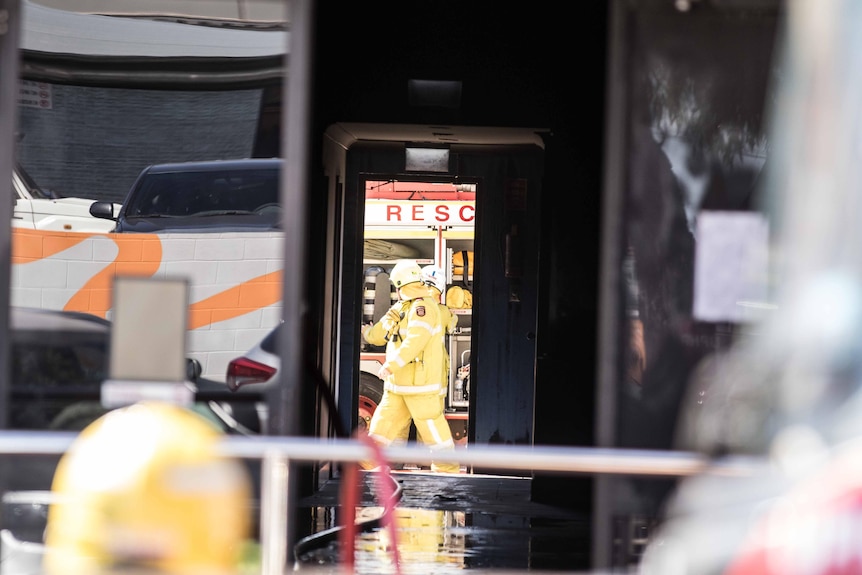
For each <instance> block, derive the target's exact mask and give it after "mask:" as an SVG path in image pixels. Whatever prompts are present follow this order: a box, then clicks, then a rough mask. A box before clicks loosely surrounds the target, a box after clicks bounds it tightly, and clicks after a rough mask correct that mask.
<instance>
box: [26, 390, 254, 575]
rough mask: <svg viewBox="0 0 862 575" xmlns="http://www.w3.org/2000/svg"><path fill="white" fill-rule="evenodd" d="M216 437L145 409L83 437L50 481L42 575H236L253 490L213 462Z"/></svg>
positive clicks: (156, 405) (187, 420)
mask: <svg viewBox="0 0 862 575" xmlns="http://www.w3.org/2000/svg"><path fill="white" fill-rule="evenodd" d="M221 435H222V432H221V431H220V430H219V429H217V428H216V426H215V425H214V424H213V423H212V422H211V421H209V420H207V419H205V418H204V417H203V416H202V415H200V414H198V413H196V412H194V411H192V410H190V409H186V408H184V407H180V406H178V405H173V404H168V403H161V402H152V401H148V402H140V403H136V404H133V405H130V406H128V407H123V408H120V409H117V410H114V411H111V412H109V413H107V414H105V415H103V416H101V417H100V418H99V419H97V420H96V421H94V422H93V423H91V424H90V425H88V426H87V427H86V428H84V430H83V431H82V432H81V433H80V434H79V435H78V436H77V437H76V439H75V441H74V442H73V443H72V445H71V446H70V448H69V450H68V451H67V452H66V453H65V454H64V455H63V457H62V458H61V459H60V463H59V464H58V466H57V470H56V472H55V474H54V480H53V484H52V487H51V489H52V491H53V492H54V494H55V495H56V497H57V500H56V502H55V503H53V504H52V506H51V508H50V510H49V512H48V521H47V527H46V529H45V549H46V551H45V556H44V564H43V567H44V571H45V573H46V574H47V575H97V574H98V575H104V574H108V573H131V572H153V573H162V574H171V575H174V574H177V575H180V574H181V575H192V574H194V575H201V574H207V575H235V574H236V573H237V572H238V571H239V569H240V567H241V565H242V561H243V560H247V555H248V553H249V551H250V549H251V547H252V541H251V515H250V509H251V501H252V489H251V487H252V486H251V479H250V477H249V474H248V471H247V469H246V468H245V467H244V466H242V464H241V462H239V461H237V460H235V459H231V458H226V457H223V456H220V455H219V454H218V453H217V443H218V441H219V438H220V436H221ZM130 569H131V571H130Z"/></svg>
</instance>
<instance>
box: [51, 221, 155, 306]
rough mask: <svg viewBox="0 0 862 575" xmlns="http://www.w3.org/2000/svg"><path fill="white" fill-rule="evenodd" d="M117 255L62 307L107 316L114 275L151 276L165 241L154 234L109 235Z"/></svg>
mask: <svg viewBox="0 0 862 575" xmlns="http://www.w3.org/2000/svg"><path fill="white" fill-rule="evenodd" d="M108 236H109V237H110V238H111V239H112V240H114V242H115V243H116V244H117V249H118V252H117V257H116V259H115V260H114V261H113V262H111V263H110V264H108V265H107V266H106V267H105V268H104V269H103V270H101V271H100V272H99V273H97V274H96V275H94V276H93V277H92V278H90V280H89V281H88V282H87V283H86V284H84V287H82V288H81V289H80V290H78V291H77V293H75V295H73V296H72V297H71V298H70V299H69V301H68V302H66V305H65V307H64V308H63V309H65V310H71V311H85V312H89V313H92V314H94V315H98V316H101V317H107V315H108V310H110V309H111V307H112V298H111V292H112V289H113V285H114V277H116V276H118V275H122V276H139V277H152V276H153V275H154V274H155V273H156V272H157V271H158V269H159V266H160V265H161V263H162V242H161V240H160V239H159V238H158V236H157V235H155V234H128V235H126V234H108Z"/></svg>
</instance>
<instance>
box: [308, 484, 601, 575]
mask: <svg viewBox="0 0 862 575" xmlns="http://www.w3.org/2000/svg"><path fill="white" fill-rule="evenodd" d="M393 477H394V478H395V480H396V481H397V482H398V483H399V484H400V488H401V495H400V498H399V501H398V503H397V504H396V506H395V508H394V510H393V513H392V515H391V517H392V520H393V521H394V528H395V544H394V545H393V537H392V531H391V530H390V528H389V526H388V525H387V524H386V523H385V520H384V508H383V507H380V506H375V505H364V506H360V507H357V508H356V523H357V524H358V525H360V526H362V525H364V526H365V527H360V528H359V529H358V532H357V535H356V538H355V540H354V549H353V552H354V561H355V571H356V573H361V574H366V573H367V574H374V575H377V574H387V573H396V572H397V570H396V559H395V553H396V551H397V554H398V567H400V572H401V573H416V574H422V575H426V574H433V575H438V574H440V575H446V574H448V573H454V572H458V571H463V570H466V569H470V570H478V571H483V570H491V571H495V572H496V571H501V570H502V571H505V570H514V571H518V570H521V571H524V570H530V571H536V570H542V571H557V572H567V573H573V572H585V571H587V570H588V567H589V566H588V558H589V546H590V539H589V528H590V525H589V521H588V519H587V518H586V517H585V516H584V515H580V514H577V513H573V512H570V511H566V510H562V509H558V508H555V507H552V506H543V505H539V504H533V503H531V502H530V501H529V497H530V495H529V480H528V479H523V478H514V477H501V476H478V475H469V474H468V475H460V476H451V475H449V476H442V475H434V474H397V473H396V474H393ZM363 489H364V490H365V491H364V493H363V496H362V501H364V502H366V503H368V502H369V500H373V493H369V490H373V489H371V486H370V485H368V483H367V482H366V484H365V485H363ZM326 491H327V489H326V488H324V490H323V492H322V493H321V494H319V495H318V498H321V497H324V498H325V496H326V495H325V493H326ZM330 493H331V488H330ZM321 513H324V514H327V515H328V516H329V517H332V508H321ZM312 539H313V538H312ZM348 559H349V558H348V557H347V556H346V555H345V552H344V550H343V549H342V548H341V545H340V544H339V543H338V540H337V538H335V537H332V536H330V537H329V538H328V539H327V540H326V541H324V540H323V539H322V538H321V540H319V541H317V542H310V543H309V544H308V545H306V546H304V547H303V551H302V553H300V554H299V555H298V556H297V568H298V569H303V568H317V567H324V566H333V565H338V564H342V565H343V564H344V562H345V561H346V560H348Z"/></svg>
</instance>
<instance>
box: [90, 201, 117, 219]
mask: <svg viewBox="0 0 862 575" xmlns="http://www.w3.org/2000/svg"><path fill="white" fill-rule="evenodd" d="M90 215H91V216H93V217H94V218H102V219H103V220H115V219H116V217H115V215H114V204H113V203H112V202H93V203H92V204H90Z"/></svg>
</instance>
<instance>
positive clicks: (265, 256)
mask: <svg viewBox="0 0 862 575" xmlns="http://www.w3.org/2000/svg"><path fill="white" fill-rule="evenodd" d="M154 241H158V245H160V247H161V257H159V258H154V257H153V256H151V255H150V254H152V253H157V252H158V250H154V249H153V245H154V244H153V242H154ZM283 241H284V238H283V235H282V234H281V233H276V232H272V233H269V232H258V233H243V234H239V233H237V234H163V235H159V236H155V235H150V234H97V235H85V234H75V233H64V232H34V231H32V230H23V231H22V230H13V239H12V245H13V264H12V277H11V304H12V305H15V306H30V307H43V308H50V309H74V310H76V311H85V312H90V313H95V314H96V315H101V316H103V317H108V318H109V319H110V317H111V313H110V308H109V307H108V309H104V308H105V307H106V306H105V305H100V304H103V303H104V302H105V301H109V300H105V290H106V289H110V286H111V283H110V280H111V278H112V277H113V276H114V275H115V274H116V273H119V272H118V270H129V269H131V270H133V271H135V272H136V273H137V274H138V275H140V273H141V271H142V270H150V272H149V273H150V274H151V276H152V277H166V276H170V277H182V278H185V279H187V281H188V282H189V303H190V310H191V311H192V313H191V314H190V318H198V319H196V320H195V321H197V322H199V323H200V325H197V326H194V325H192V326H190V327H192V329H190V330H189V333H188V337H187V350H186V353H187V355H188V356H189V357H193V358H196V359H198V360H199V361H200V362H201V366H202V368H203V375H204V376H205V377H207V378H210V379H216V380H224V375H225V369H226V367H227V363H228V362H229V361H230V360H231V359H233V358H234V357H236V356H238V355H241V354H242V353H243V352H245V351H246V350H247V349H248V348H249V347H251V346H253V345H254V344H256V343H257V342H258V341H259V340H260V339H261V338H262V337H263V336H264V335H265V334H266V333H267V332H268V331H269V330H270V329H272V328H273V327H274V326H275V325H276V324H277V323H278V321H279V320H280V319H281V315H282V305H281V301H280V298H281V285H280V277H279V276H278V275H276V276H275V278H272V277H267V274H270V273H272V272H278V271H280V270H281V269H282V265H283V259H282V253H283ZM65 243H69V244H70V246H69V247H68V248H66V249H62V250H60V251H55V250H54V249H52V247H51V246H56V245H57V244H60V245H65ZM264 280H266V281H264ZM100 281H101V282H102V283H99V282H100ZM273 297H275V299H274V300H273ZM250 302H251V303H253V304H254V305H251V306H249V307H248V308H240V307H239V306H240V304H243V305H248V304H249V303H250ZM210 314H211V315H212V316H215V317H211V318H210V319H209V320H201V319H199V318H201V317H204V318H206V317H209V316H210ZM190 321H192V320H190ZM192 323H194V322H192Z"/></svg>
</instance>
